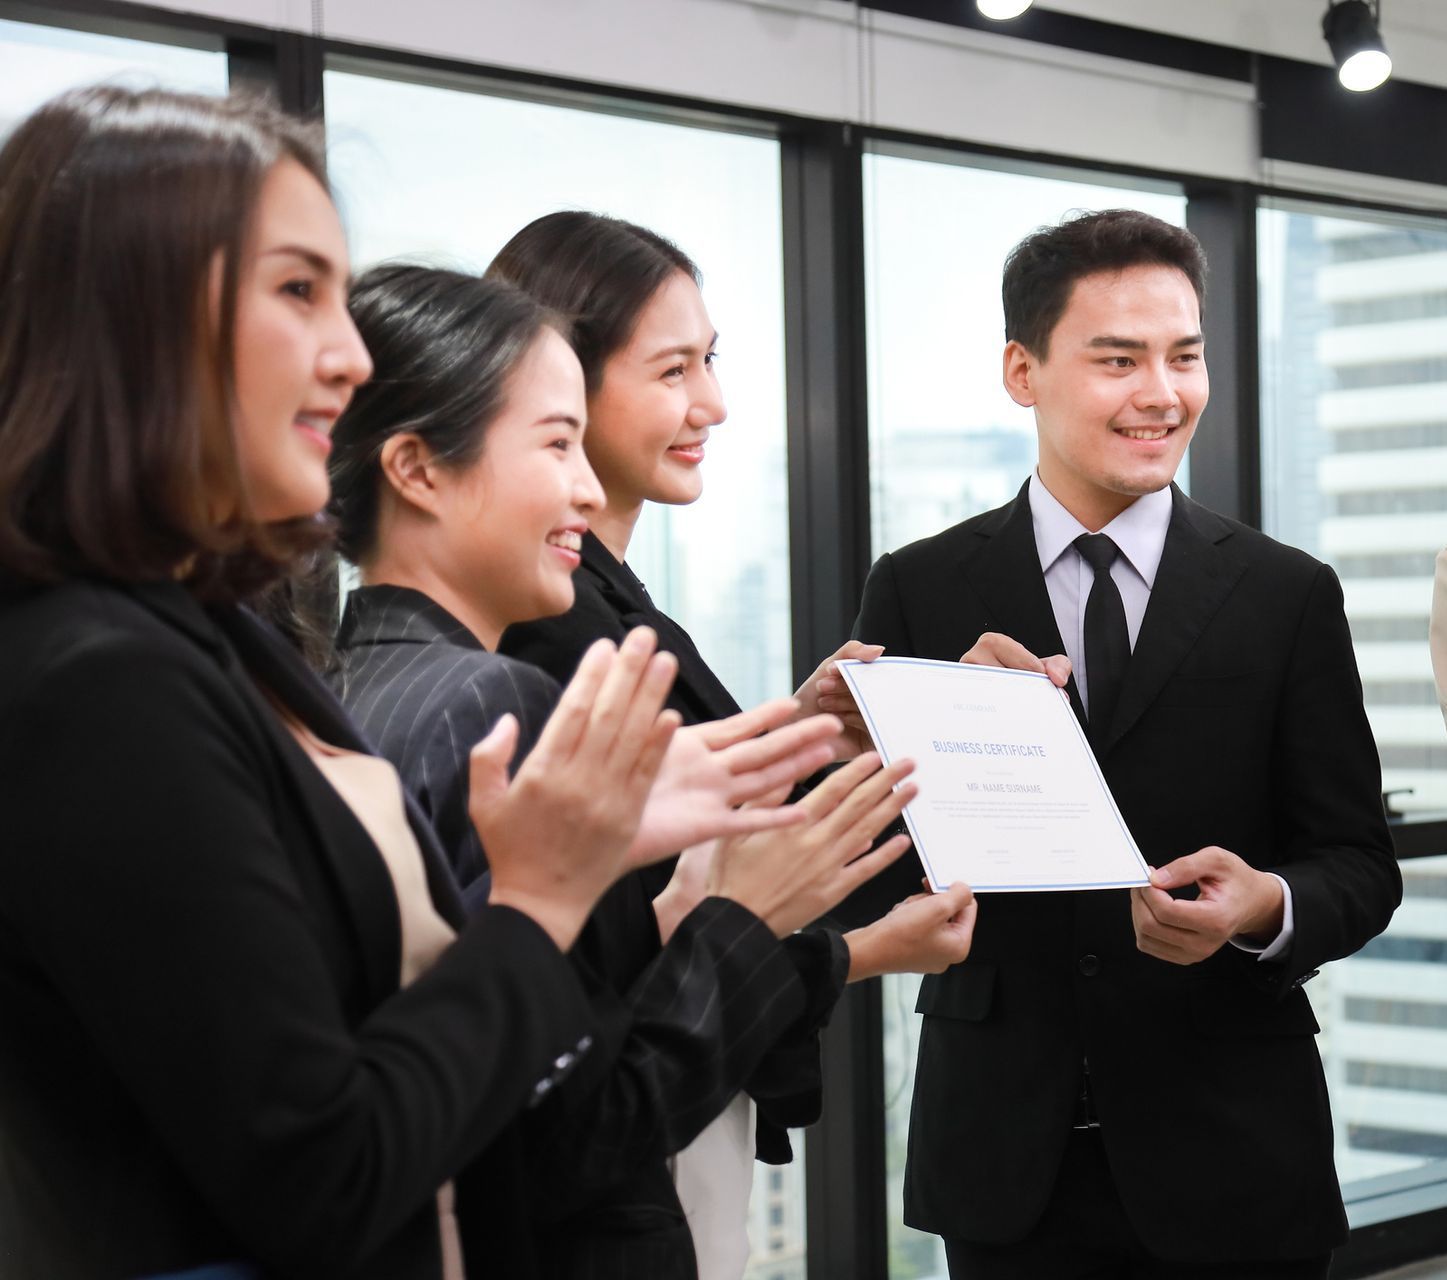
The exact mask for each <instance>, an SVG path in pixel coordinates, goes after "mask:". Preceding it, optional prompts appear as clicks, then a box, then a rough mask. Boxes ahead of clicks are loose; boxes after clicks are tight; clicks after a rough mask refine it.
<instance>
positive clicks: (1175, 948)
mask: <svg viewBox="0 0 1447 1280" xmlns="http://www.w3.org/2000/svg"><path fill="white" fill-rule="evenodd" d="M960 661H961V662H970V663H974V664H976V665H978V666H987V667H1010V668H1014V669H1016V670H1020V671H1036V672H1041V673H1043V674H1045V675H1048V676H1049V677H1050V679H1051V681H1052V682H1053V683H1054V684H1055V685H1056V686H1057V687H1058V688H1062V689H1063V688H1064V687H1065V685H1066V683H1067V682H1068V681H1069V679H1070V659H1069V658H1067V657H1065V656H1064V655H1063V654H1055V655H1053V656H1051V657H1048V658H1038V657H1036V656H1035V655H1034V654H1033V653H1031V652H1030V651H1029V650H1028V649H1026V648H1025V646H1024V645H1022V644H1020V643H1019V641H1017V640H1012V639H1011V638H1010V637H1009V636H1005V635H1000V634H998V633H996V632H986V633H985V634H984V635H982V636H981V637H980V638H979V640H977V641H976V642H975V645H974V647H973V648H972V649H971V650H970V651H969V652H968V653H966V654H964V655H963V656H962V657H961V658H960ZM842 683H843V682H842V681H835V682H833V683H831V684H829V685H827V686H826V695H825V696H824V697H822V698H821V699H820V701H819V705H820V708H821V709H823V710H831V709H834V708H836V707H838V706H840V705H841V704H840V703H839V701H838V698H839V689H838V688H837V687H836V686H842ZM846 696H847V695H846ZM1191 884H1194V885H1195V886H1196V891H1197V896H1196V897H1195V898H1173V897H1172V896H1171V894H1170V890H1172V889H1179V888H1182V887H1184V886H1186V885H1191ZM1283 906H1284V895H1283V892H1282V888H1281V882H1280V881H1279V880H1277V878H1276V877H1275V876H1273V875H1271V874H1270V873H1268V872H1265V871H1258V870H1256V868H1255V867H1252V866H1251V865H1250V864H1249V863H1247V862H1246V861H1244V860H1243V859H1242V858H1240V857H1239V856H1237V855H1236V854H1234V853H1232V852H1231V851H1230V850H1229V849H1222V848H1220V847H1218V846H1216V845H1211V846H1208V847H1207V848H1204V849H1198V850H1197V851H1196V852H1195V853H1191V854H1187V855H1186V856H1185V857H1182V858H1177V859H1176V860H1175V861H1174V862H1170V863H1167V864H1166V865H1165V866H1164V867H1160V868H1155V867H1152V868H1151V882H1150V884H1149V885H1148V886H1146V887H1145V888H1141V889H1132V890H1131V891H1130V909H1131V920H1132V922H1133V923H1134V925H1135V935H1136V945H1137V946H1138V947H1139V948H1140V950H1141V951H1143V952H1145V953H1146V954H1147V955H1151V956H1155V957H1156V958H1157V959H1159V960H1166V961H1169V962H1170V963H1172V964H1198V963H1199V962H1200V961H1202V960H1204V959H1206V958H1207V957H1208V956H1211V955H1214V954H1215V953H1216V952H1217V951H1219V950H1220V949H1221V948H1222V947H1223V946H1224V945H1225V944H1226V943H1228V942H1231V941H1235V942H1244V943H1250V944H1259V945H1263V946H1264V945H1265V944H1267V943H1269V942H1270V941H1271V940H1272V939H1273V938H1274V937H1275V936H1276V935H1277V934H1278V933H1280V932H1281V926H1282V912H1283Z"/></svg>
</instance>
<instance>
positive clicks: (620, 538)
mask: <svg viewBox="0 0 1447 1280" xmlns="http://www.w3.org/2000/svg"><path fill="white" fill-rule="evenodd" d="M487 275H488V278H490V279H497V280H503V281H507V282H508V283H511V284H514V285H517V286H518V287H520V288H522V289H524V290H526V291H527V292H529V293H530V294H532V296H533V297H534V298H536V299H537V300H538V301H539V302H540V303H542V304H543V305H544V306H547V307H549V308H551V309H553V310H554V311H556V312H558V313H559V314H560V315H562V316H564V317H566V318H567V319H568V321H569V335H570V339H571V341H572V345H573V349H574V350H575V351H576V352H577V354H578V357H579V359H580V361H581V362H582V365H583V373H584V377H585V379H586V385H587V390H588V424H589V425H588V434H587V437H586V448H587V452H588V457H589V460H590V461H591V462H592V464H593V467H594V470H595V471H596V473H597V475H598V478H599V480H600V482H601V483H602V486H603V490H604V502H603V505H602V506H601V508H600V509H599V510H598V511H597V512H595V513H594V514H593V516H592V518H591V521H590V523H591V526H592V527H591V530H590V532H589V533H588V535H587V536H586V537H585V538H584V540H583V545H582V548H581V560H582V563H581V567H580V568H579V570H578V573H577V574H576V575H575V578H574V587H575V595H576V598H575V601H574V603H573V607H572V608H571V609H570V610H569V611H568V612H567V613H566V614H563V615H561V616H559V617H554V618H543V619H540V620H538V621H534V622H529V623H526V624H523V625H520V626H514V627H510V628H509V629H508V631H507V632H506V634H505V635H504V636H503V641H502V648H503V652H504V653H506V654H510V655H512V656H515V657H518V658H522V659H524V660H525V661H527V662H530V663H533V664H535V665H537V666H539V667H541V668H542V669H543V670H545V671H547V672H548V673H549V674H551V675H552V676H553V677H554V678H555V679H567V677H568V674H569V673H571V672H572V671H573V670H574V668H575V667H576V666H577V663H578V660H579V658H580V657H581V655H582V653H583V652H584V651H585V650H586V649H587V647H588V646H589V645H590V644H593V643H595V642H596V641H597V640H598V639H599V637H603V636H616V635H621V634H623V633H625V632H626V631H627V630H628V629H629V628H630V627H633V626H635V625H646V626H648V627H650V628H652V629H653V630H655V631H656V632H657V634H658V638H659V646H660V648H662V649H664V650H665V651H667V652H670V653H672V654H673V655H674V656H675V657H676V658H677V659H678V664H679V673H678V678H677V680H675V682H674V687H673V691H672V693H671V695H670V698H669V705H670V706H671V707H673V708H674V709H675V710H676V711H678V712H679V714H680V715H681V716H682V717H683V719H684V722H685V724H693V723H696V722H698V721H700V720H707V719H713V718H716V717H719V716H728V715H731V714H733V713H735V712H736V711H737V705H736V704H735V702H734V700H733V698H732V697H731V696H730V694H729V692H728V690H727V689H725V688H724V687H723V685H722V684H721V683H720V681H719V680H718V678H717V677H716V676H715V675H714V674H713V672H712V671H711V670H710V669H709V667H708V665H707V664H706V663H705V662H704V660H703V658H702V657H701V656H700V654H699V652H698V650H697V648H696V647H695V646H694V644H693V641H692V640H691V639H690V637H689V636H688V634H687V632H685V631H684V629H683V628H682V627H681V626H679V625H678V623H676V622H675V621H674V620H673V619H672V618H670V617H668V616H667V615H666V614H665V613H663V612H662V611H661V610H660V609H659V608H657V606H656V605H655V604H654V603H653V601H652V600H651V599H650V597H649V595H648V591H647V589H646V588H645V587H644V585H643V583H642V582H641V581H639V579H638V577H637V576H636V575H635V574H634V573H633V571H632V569H630V568H629V567H628V564H627V562H626V555H627V550H628V543H629V539H630V538H631V536H632V532H633V528H634V525H635V523H636V522H637V519H638V516H639V514H640V513H641V511H642V509H643V504H644V503H645V502H663V503H669V504H684V503H689V502H692V501H694V500H695V499H696V498H697V497H698V496H699V494H700V493H701V492H702V476H701V470H700V469H701V464H702V461H703V452H704V442H705V441H706V439H707V436H708V430H709V428H710V427H711V426H713V425H715V424H717V423H719V422H721V421H722V420H723V418H724V405H723V398H722V394H721V392H720V390H719V385H718V381H717V379H716V377H715V374H714V369H713V362H714V343H715V341H716V338H717V335H716V334H715V332H714V329H713V325H712V323H711V322H710V320H709V316H708V312H707V310H706V309H705V307H704V304H703V299H702V296H701V295H700V293H699V289H698V279H699V273H698V269H697V267H696V266H695V265H694V264H693V262H692V261H691V260H690V259H689V258H688V257H687V256H686V255H685V254H683V253H682V252H681V251H680V250H679V249H678V247H677V246H675V245H674V244H672V243H670V242H669V241H667V240H665V239H663V238H662V237H661V236H658V235H656V234H654V233H653V232H650V231H647V230H646V229H644V228H642V227H638V226H634V225H633V224H631V223H627V222H623V221H620V220H618V219H614V218H608V217H603V216H600V215H597V214H591V213H583V212H563V213H554V214H549V215H547V216H545V217H542V218H539V219H537V220H536V221H534V222H532V223H531V224H529V225H528V226H527V227H525V228H523V230H521V231H520V232H518V234H517V235H515V236H514V237H513V238H512V239H511V240H510V241H509V242H508V243H507V245H505V246H504V247H503V249H502V251H501V252H500V253H499V254H498V256H497V257H496V259H494V261H493V263H492V265H491V266H490V267H489V268H488V272H487ZM880 652H882V651H881V650H880V649H878V648H877V647H874V646H867V645H862V644H859V643H857V642H854V641H850V642H849V643H847V644H845V645H844V646H843V647H842V648H840V649H839V650H838V651H837V652H836V653H834V654H833V655H831V656H830V657H829V658H826V659H825V660H824V662H822V663H821V664H820V665H819V667H818V669H817V670H816V671H815V672H814V674H813V675H812V676H811V677H810V679H809V680H808V681H807V682H806V683H805V685H804V686H803V687H802V688H801V689H800V690H799V691H798V693H797V694H796V695H795V696H796V698H797V699H798V701H799V704H800V712H799V714H808V713H810V712H813V711H817V710H826V711H833V712H835V713H837V714H839V715H840V716H841V717H842V718H843V719H844V720H845V723H846V726H847V730H848V732H847V735H846V739H845V741H846V744H847V746H846V750H845V752H844V754H853V753H857V752H858V751H860V750H861V749H863V748H867V747H868V745H869V744H868V738H867V735H866V734H865V733H864V729H863V724H862V721H861V720H860V719H859V716H858V712H857V710H856V708H855V707H854V705H853V702H852V701H851V700H850V699H849V698H848V696H847V694H846V693H845V692H844V691H843V689H842V681H841V680H840V679H839V678H838V677H837V675H835V674H834V672H833V670H832V664H833V663H834V662H836V661H838V660H839V659H842V658H862V659H868V658H872V657H875V656H877V655H878V654H879V653H880ZM897 838H899V837H897ZM761 839H765V840H770V841H772V842H773V844H774V845H775V846H776V848H777V849H778V855H779V856H780V857H787V856H789V852H788V851H789V848H790V845H791V843H792V841H793V836H792V833H790V832H787V831H779V832H775V833H773V834H772V835H770V836H767V837H762V838H761ZM967 901H968V891H967V890H965V889H964V887H963V886H956V887H955V889H954V890H952V891H951V893H950V894H949V895H945V896H943V897H942V898H941V899H939V900H935V901H929V900H928V899H925V898H920V899H917V900H916V901H914V902H912V903H911V904H910V907H909V910H910V911H912V912H922V913H928V920H924V919H922V922H921V923H922V925H923V928H922V929H921V932H920V933H919V934H918V935H917V940H918V941H921V942H923V941H925V940H926V939H927V938H928V937H929V931H930V929H932V928H937V927H939V926H941V925H943V924H946V923H947V922H951V921H953V922H954V924H955V926H956V928H957V932H956V935H955V942H956V945H955V947H954V948H953V951H952V953H951V954H948V955H946V954H944V953H942V952H936V953H934V954H932V955H921V956H917V957H911V956H910V955H908V953H907V950H906V952H905V953H903V954H897V955H896V956H894V957H891V959H890V960H888V961H886V962H884V963H882V964H877V965H871V964H869V963H867V962H865V961H864V959H863V956H862V955H861V954H860V953H859V952H860V951H862V950H863V949H864V946H865V945H867V943H866V944H863V945H862V946H861V947H860V949H859V950H857V951H856V952H855V963H854V965H853V967H852V969H851V975H850V976H851V978H858V977H866V976H871V975H872V974H875V973H880V972H887V971H908V970H915V971H923V970H928V969H931V968H943V967H945V966H947V965H948V964H951V963H954V962H955V961H958V960H960V959H963V958H964V956H965V954H966V952H967V951H968V948H969V936H970V927H971V925H972V923H973V911H974V907H973V904H970V905H969V906H968V907H966V906H965V903H966V902H967ZM961 912H964V913H965V914H964V915H961V914H960V913H961ZM892 914H893V915H894V916H896V917H897V915H898V913H892ZM890 918H891V917H886V918H885V919H886V920H889V919H890ZM906 918H908V917H906ZM847 936H849V937H850V938H851V940H852V939H853V938H854V937H855V936H856V935H855V934H850V935H847ZM770 1119H771V1118H770V1116H769V1113H768V1109H767V1108H766V1107H760V1109H759V1117H758V1126H757V1149H758V1152H759V1155H760V1157H761V1158H765V1159H768V1158H770V1157H771V1156H772V1157H773V1158H775V1159H777V1158H778V1153H780V1152H782V1154H783V1156H784V1158H787V1153H788V1139H787V1136H786V1135H785V1134H783V1133H782V1132H779V1131H778V1130H776V1129H775V1128H774V1126H773V1125H772V1124H771V1123H770ZM689 1154H690V1153H685V1159H687V1157H688V1155H689ZM713 1160H714V1155H713V1154H710V1155H709V1156H708V1157H707V1158H706V1159H700V1160H699V1161H698V1162H696V1164H695V1166H694V1170H693V1171H691V1172H690V1175H689V1176H691V1177H693V1178H694V1181H695V1183H696V1185H697V1191H696V1193H695V1198H696V1203H698V1204H700V1205H703V1206H707V1205H708V1203H709V1201H710V1199H711V1198H713V1196H714V1190H713V1188H714V1187H715V1185H717V1175H716V1172H715V1169H714V1168H713V1167H712V1163H711V1162H712V1161H713ZM726 1196H727V1192H725V1197H726ZM735 1196H736V1197H737V1189H735ZM739 1216H740V1215H738V1214H735V1215H734V1216H733V1219H732V1221H730V1220H729V1218H730V1215H729V1214H727V1213H725V1214H723V1215H714V1222H715V1226H716V1234H715V1239H716V1244H715V1245H714V1246H712V1253H713V1256H712V1258H710V1259H706V1260H704V1276H705V1280H711V1278H712V1277H734V1276H737V1275H739V1273H740V1272H741V1270H742V1258H741V1257H740V1249H741V1244H742V1241H741V1238H742V1234H743V1224H742V1222H741V1221H739V1220H738V1219H739Z"/></svg>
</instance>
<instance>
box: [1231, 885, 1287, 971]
mask: <svg viewBox="0 0 1447 1280" xmlns="http://www.w3.org/2000/svg"><path fill="white" fill-rule="evenodd" d="M1267 874H1268V875H1271V876H1275V877H1276V882H1277V883H1278V884H1279V885H1280V886H1281V897H1282V902H1281V932H1280V933H1278V934H1277V935H1276V937H1274V938H1273V939H1272V940H1271V941H1270V942H1269V943H1268V944H1267V945H1266V946H1264V947H1258V946H1255V945H1254V944H1252V943H1250V942H1243V941H1242V940H1241V939H1240V938H1232V939H1231V945H1232V946H1233V947H1235V948H1236V949H1237V950H1238V951H1248V952H1250V953H1251V954H1252V955H1254V956H1255V957H1256V958H1257V959H1258V960H1275V959H1277V958H1278V957H1280V956H1281V955H1283V954H1284V953H1285V951H1286V948H1287V947H1289V946H1290V945H1291V940H1292V938H1293V937H1295V936H1296V915H1295V912H1294V911H1293V910H1292V906H1291V886H1290V885H1289V884H1287V883H1286V881H1285V880H1283V879H1282V878H1281V877H1280V876H1278V875H1276V872H1274V871H1270V872H1267Z"/></svg>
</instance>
